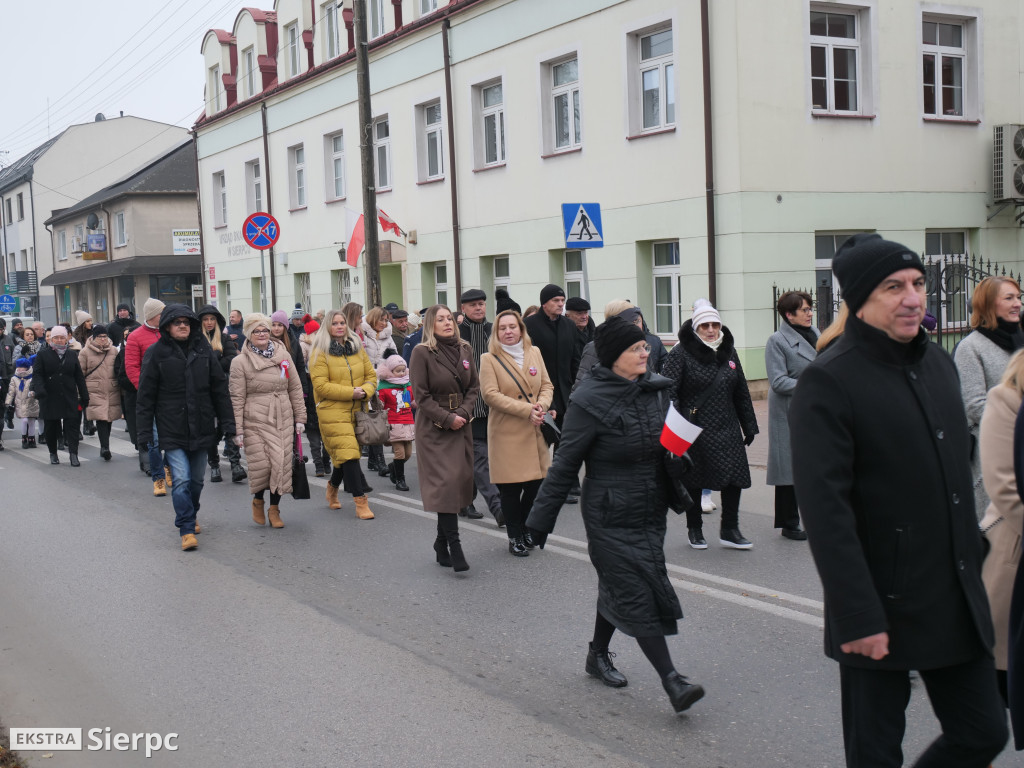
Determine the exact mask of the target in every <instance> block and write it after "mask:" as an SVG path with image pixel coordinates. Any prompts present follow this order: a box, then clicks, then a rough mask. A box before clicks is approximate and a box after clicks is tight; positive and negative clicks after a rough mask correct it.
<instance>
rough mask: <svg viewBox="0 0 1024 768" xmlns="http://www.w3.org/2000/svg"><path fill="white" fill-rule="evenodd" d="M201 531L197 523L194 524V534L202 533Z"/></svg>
mask: <svg viewBox="0 0 1024 768" xmlns="http://www.w3.org/2000/svg"><path fill="white" fill-rule="evenodd" d="M202 532H203V531H202V529H201V528H200V527H199V523H196V533H202Z"/></svg>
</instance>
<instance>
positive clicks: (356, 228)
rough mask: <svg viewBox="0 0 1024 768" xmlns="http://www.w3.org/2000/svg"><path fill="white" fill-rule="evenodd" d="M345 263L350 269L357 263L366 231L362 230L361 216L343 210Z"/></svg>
mask: <svg viewBox="0 0 1024 768" xmlns="http://www.w3.org/2000/svg"><path fill="white" fill-rule="evenodd" d="M345 235H346V237H345V242H346V246H345V261H346V262H347V263H348V265H349V266H350V267H354V266H356V264H358V263H359V254H360V253H361V252H362V250H363V244H364V243H365V242H366V231H365V230H364V229H363V214H361V213H359V212H357V211H353V210H352V209H351V208H346V209H345Z"/></svg>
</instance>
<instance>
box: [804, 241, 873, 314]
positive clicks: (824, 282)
mask: <svg viewBox="0 0 1024 768" xmlns="http://www.w3.org/2000/svg"><path fill="white" fill-rule="evenodd" d="M862 231H863V230H862ZM856 234H860V232H858V231H857V230H847V231H845V232H815V233H814V290H813V291H811V295H812V296H813V297H814V311H815V324H816V325H817V327H818V329H819V330H825V329H826V328H828V326H829V325H831V324H832V321H833V320H834V319H835V316H836V313H838V312H839V303H840V301H841V296H840V285H839V284H838V283H837V282H836V281H835V279H834V276H833V274H832V257H833V256H835V255H836V251H838V250H839V249H840V248H841V247H842V245H843V243H845V242H846V241H847V240H848V239H850V237H851V236H852V235H856Z"/></svg>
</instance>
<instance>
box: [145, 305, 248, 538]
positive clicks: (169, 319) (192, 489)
mask: <svg viewBox="0 0 1024 768" xmlns="http://www.w3.org/2000/svg"><path fill="white" fill-rule="evenodd" d="M137 402H138V405H137V413H136V422H137V425H138V430H139V434H141V435H150V434H153V423H154V421H155V422H156V429H157V434H159V435H160V449H161V450H162V451H163V452H164V455H165V458H166V460H167V463H168V465H169V466H170V468H171V476H172V478H173V482H172V485H171V499H172V500H173V502H174V514H175V520H174V525H175V527H176V528H177V529H178V532H179V533H180V534H181V548H182V549H195V548H196V544H197V542H196V537H195V534H197V533H199V526H198V525H196V514H197V513H198V512H199V495H200V494H201V493H202V491H203V478H204V476H205V474H206V455H207V452H208V451H209V450H210V447H211V446H213V445H215V444H216V442H217V426H216V422H215V421H214V419H215V418H216V419H217V420H219V421H220V428H221V430H222V431H223V433H224V436H225V437H227V438H232V437H234V435H235V416H234V413H233V411H232V408H231V398H230V397H229V395H228V380H227V377H226V376H225V375H224V371H223V370H222V369H221V366H220V363H219V362H218V361H217V358H216V357H215V355H214V353H213V350H212V349H211V348H210V344H209V342H207V341H206V338H205V337H204V335H203V332H202V330H201V327H200V324H199V318H197V317H196V315H195V313H194V312H193V311H192V310H191V309H189V308H188V307H186V306H185V305H184V304H170V305H168V306H166V307H165V308H164V311H163V312H162V313H161V314H160V338H159V340H157V341H156V342H155V343H153V344H152V345H151V346H150V347H149V349H147V350H146V354H145V355H144V356H143V358H142V372H141V373H140V375H139V393H138V396H137Z"/></svg>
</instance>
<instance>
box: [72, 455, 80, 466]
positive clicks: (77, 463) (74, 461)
mask: <svg viewBox="0 0 1024 768" xmlns="http://www.w3.org/2000/svg"><path fill="white" fill-rule="evenodd" d="M71 466H72V467H80V466H82V463H81V462H80V461H79V460H78V454H77V453H72V454H71Z"/></svg>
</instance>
